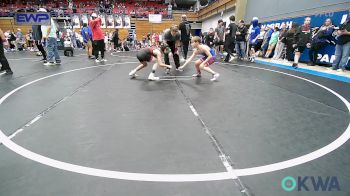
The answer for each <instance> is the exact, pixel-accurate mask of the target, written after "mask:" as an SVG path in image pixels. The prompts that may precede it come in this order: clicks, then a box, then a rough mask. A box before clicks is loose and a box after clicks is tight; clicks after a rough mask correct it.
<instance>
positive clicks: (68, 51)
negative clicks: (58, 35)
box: [63, 37, 74, 56]
mask: <svg viewBox="0 0 350 196" xmlns="http://www.w3.org/2000/svg"><path fill="white" fill-rule="evenodd" d="M63 45H64V52H63V54H64V56H73V55H74V49H73V43H72V42H71V40H70V38H69V37H67V38H66V39H65V41H64V43H63Z"/></svg>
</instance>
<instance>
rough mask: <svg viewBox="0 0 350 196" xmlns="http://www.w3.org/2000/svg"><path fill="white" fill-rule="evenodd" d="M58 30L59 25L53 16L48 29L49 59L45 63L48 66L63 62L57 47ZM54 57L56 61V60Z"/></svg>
mask: <svg viewBox="0 0 350 196" xmlns="http://www.w3.org/2000/svg"><path fill="white" fill-rule="evenodd" d="M57 31H58V25H57V24H56V22H55V21H54V20H53V18H51V25H50V27H49V28H48V29H47V49H48V53H49V55H48V59H47V60H48V62H47V63H45V64H44V65H46V66H50V65H55V64H56V65H60V64H61V58H60V55H59V54H58V48H57ZM44 38H45V37H44ZM54 58H55V61H56V62H54Z"/></svg>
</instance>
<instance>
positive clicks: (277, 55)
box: [272, 24, 294, 60]
mask: <svg viewBox="0 0 350 196" xmlns="http://www.w3.org/2000/svg"><path fill="white" fill-rule="evenodd" d="M287 32H288V31H287V27H286V25H285V24H283V25H282V26H281V31H280V34H279V37H278V43H277V45H276V48H275V52H274V53H275V54H274V55H273V58H272V59H274V60H278V59H279V58H281V55H282V52H283V50H284V46H285V44H286V42H287V40H286V37H287ZM293 34H294V33H293Z"/></svg>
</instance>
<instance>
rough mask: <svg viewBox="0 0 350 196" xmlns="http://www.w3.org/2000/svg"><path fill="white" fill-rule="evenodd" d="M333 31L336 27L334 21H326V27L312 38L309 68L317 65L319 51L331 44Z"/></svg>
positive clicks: (321, 28)
mask: <svg viewBox="0 0 350 196" xmlns="http://www.w3.org/2000/svg"><path fill="white" fill-rule="evenodd" d="M333 31H334V26H333V24H332V20H331V19H330V18H328V19H326V21H325V23H324V25H323V26H322V27H320V28H319V30H318V31H317V33H316V34H315V35H314V36H313V38H312V42H311V48H310V50H309V58H310V62H309V63H308V65H309V66H314V65H315V64H316V61H317V55H318V51H319V50H321V49H322V48H324V47H326V46H327V45H328V44H329V43H330V41H331V39H332V34H333Z"/></svg>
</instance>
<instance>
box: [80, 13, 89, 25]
mask: <svg viewBox="0 0 350 196" xmlns="http://www.w3.org/2000/svg"><path fill="white" fill-rule="evenodd" d="M84 24H87V25H88V24H89V19H88V15H87V14H83V15H81V18H80V26H83V25H84Z"/></svg>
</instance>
